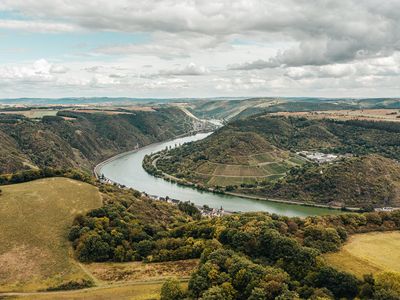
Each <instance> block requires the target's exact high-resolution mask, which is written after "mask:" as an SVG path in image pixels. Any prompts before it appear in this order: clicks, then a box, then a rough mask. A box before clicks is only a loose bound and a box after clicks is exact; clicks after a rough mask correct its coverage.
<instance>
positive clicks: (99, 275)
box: [85, 259, 199, 284]
mask: <svg viewBox="0 0 400 300" xmlns="http://www.w3.org/2000/svg"><path fill="white" fill-rule="evenodd" d="M198 263H199V260H198V259H188V260H181V261H169V262H162V263H142V262H127V263H91V264H88V265H85V267H86V269H87V270H88V271H89V272H90V273H91V274H93V276H95V277H96V279H97V280H98V281H100V282H101V283H103V284H104V283H115V282H132V281H147V280H149V281H157V280H164V279H165V278H168V277H177V278H189V277H190V275H191V274H192V272H193V271H194V270H195V269H196V267H197V265H198Z"/></svg>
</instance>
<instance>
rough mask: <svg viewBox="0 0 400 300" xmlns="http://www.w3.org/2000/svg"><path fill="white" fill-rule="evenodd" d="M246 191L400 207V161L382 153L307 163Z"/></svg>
mask: <svg viewBox="0 0 400 300" xmlns="http://www.w3.org/2000/svg"><path fill="white" fill-rule="evenodd" d="M240 191H241V192H243V193H250V194H252V195H254V194H257V195H260V196H264V197H265V196H266V197H272V198H282V199H289V200H293V201H302V202H311V203H322V204H327V205H335V206H348V207H364V208H367V207H385V206H392V207H396V206H397V207H398V206H400V192H399V191H400V164H399V163H398V162H396V161H394V160H391V159H388V158H384V157H381V156H378V155H368V156H363V157H355V158H349V159H346V160H344V161H340V162H338V163H335V164H324V165H307V166H304V167H303V168H299V169H292V170H291V171H290V172H289V174H288V175H287V176H286V177H285V178H282V179H281V180H278V181H276V182H273V183H265V187H258V188H252V189H246V188H244V189H240Z"/></svg>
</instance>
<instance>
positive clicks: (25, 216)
mask: <svg viewBox="0 0 400 300" xmlns="http://www.w3.org/2000/svg"><path fill="white" fill-rule="evenodd" d="M1 190H2V192H1V194H0V228H1V229H2V232H1V236H0V270H1V272H0V293H1V292H7V291H18V292H21V291H37V290H46V289H57V288H58V287H62V286H64V288H61V289H68V283H69V282H72V283H76V284H77V283H79V282H81V284H84V285H90V284H94V283H95V284H98V283H100V284H101V280H100V282H98V281H99V280H98V279H97V278H96V277H97V275H96V272H95V270H94V271H93V272H92V271H91V269H93V268H90V267H89V266H82V265H81V264H79V263H78V261H76V260H75V259H74V256H73V253H72V247H71V243H70V242H69V241H68V237H69V236H70V235H71V233H70V232H71V226H72V225H73V222H74V220H75V222H78V221H77V220H83V218H84V217H82V215H84V214H86V213H87V212H88V211H91V216H92V217H94V216H99V215H100V214H101V213H102V211H104V210H105V209H107V208H108V207H113V209H114V210H113V211H112V212H111V211H110V214H112V215H113V216H114V217H115V218H120V217H121V216H120V215H119V213H118V212H119V211H122V210H126V213H125V216H124V217H125V219H124V220H125V221H128V219H127V218H128V217H129V224H130V225H129V226H130V227H129V228H130V235H131V236H134V237H136V238H138V239H140V236H142V237H146V236H148V234H155V233H158V234H162V232H163V231H165V230H167V229H168V227H169V226H171V225H173V224H179V222H183V221H186V220H190V218H189V217H188V216H187V215H185V214H184V213H183V212H181V211H180V210H178V209H177V207H175V206H172V205H170V204H167V203H162V202H152V201H150V200H148V199H141V198H140V194H138V193H134V191H132V190H121V189H118V188H116V187H113V186H100V188H99V189H98V188H97V187H95V186H93V185H90V184H87V183H83V182H80V181H75V180H71V179H67V178H60V177H56V178H48V179H40V180H35V181H31V182H27V183H21V184H14V185H6V186H1ZM135 195H136V196H135ZM123 205H125V206H126V207H125V206H123ZM79 216H81V217H79ZM155 216H157V218H155ZM76 217H78V218H77V219H76ZM94 219H95V220H97V223H96V224H97V225H96V226H97V227H96V230H98V231H100V228H103V226H106V225H105V224H106V223H107V221H106V219H105V218H103V219H101V220H100V219H98V218H94ZM116 222H119V223H118V224H121V223H120V221H119V220H118V221H117V220H116ZM94 224H95V223H91V224H88V225H87V227H86V228H85V229H84V230H83V231H82V233H83V232H87V231H88V230H90V229H94V228H93V226H94ZM109 225H110V227H111V226H114V225H115V224H113V223H112V221H111V222H110V224H109ZM116 233H118V232H113V233H112V234H113V235H115V234H116ZM116 238H118V237H116ZM92 242H93V243H94V241H92ZM75 246H76V245H75ZM100 248H101V247H100ZM100 248H97V247H95V248H94V249H92V248H91V249H90V253H92V254H93V255H95V252H96V251H101V249H100ZM110 254H111V253H110ZM137 264H138V263H137ZM194 266H195V263H193V262H192V263H190V262H189V265H188V266H187V268H186V267H185V262H183V263H182V264H181V266H179V265H176V266H174V265H170V266H169V269H170V270H165V269H166V267H165V266H163V265H160V266H154V268H153V269H154V270H153V271H152V273H149V269H151V267H146V266H145V265H141V266H140V265H136V266H135V268H136V269H137V270H136V271H135V276H136V278H134V280H138V277H139V281H140V280H141V279H143V278H144V277H143V276H147V277H146V280H147V279H149V280H152V278H153V277H154V278H157V279H158V280H160V278H161V277H163V276H161V275H160V271H161V270H162V269H164V273H165V274H167V275H166V276H168V274H172V273H171V272H172V271H174V272H177V270H178V269H179V268H180V269H181V271H182V272H186V273H187V272H188V271H190V270H191V269H193V267H194ZM121 267H123V266H119V267H118V268H115V267H114V268H113V266H104V269H103V271H104V272H107V276H115V278H117V277H118V276H119V277H121V276H126V275H118V271H119V270H120V269H121ZM125 267H126V266H125ZM131 267H133V266H131ZM98 269H99V268H98ZM114 269H115V270H114ZM141 270H143V272H142V271H141ZM146 270H147V271H146ZM98 271H99V270H98ZM121 272H122V271H121ZM146 272H147V273H146ZM103 276H106V275H103ZM132 277H133V275H132ZM142 277H143V278H142ZM93 281H94V282H93ZM104 281H107V279H104ZM83 287H84V286H83ZM69 288H70V289H71V287H69ZM0 296H1V295H0Z"/></svg>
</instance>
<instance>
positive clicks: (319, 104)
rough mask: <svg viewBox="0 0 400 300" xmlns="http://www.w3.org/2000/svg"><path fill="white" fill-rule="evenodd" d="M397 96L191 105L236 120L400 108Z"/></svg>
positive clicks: (211, 115)
mask: <svg viewBox="0 0 400 300" xmlns="http://www.w3.org/2000/svg"><path fill="white" fill-rule="evenodd" d="M399 103H400V102H399V100H398V99H395V98H375V99H372V98H371V99H368V98H366V99H352V98H312V97H303V98H302V97H294V98H285V97H283V98H282V97H279V98H250V99H236V100H228V99H222V100H214V101H212V100H198V101H193V102H187V105H188V108H189V109H190V110H191V111H192V112H193V113H194V114H195V115H197V116H200V117H202V118H209V119H225V120H234V119H241V118H246V117H249V116H252V115H257V114H260V113H271V112H294V111H303V112H306V111H324V110H343V109H367V108H368V109H374V108H375V109H377V108H393V109H397V108H399V105H400V104H399Z"/></svg>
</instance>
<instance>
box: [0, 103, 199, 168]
mask: <svg viewBox="0 0 400 300" xmlns="http://www.w3.org/2000/svg"><path fill="white" fill-rule="evenodd" d="M191 126H192V124H191V122H190V120H188V117H187V116H186V115H185V114H184V113H183V112H182V111H181V110H179V109H177V108H158V109H156V110H153V111H132V112H124V113H113V114H111V113H107V112H105V113H104V112H101V111H99V112H96V111H94V112H93V111H87V112H85V111H79V112H76V111H70V112H68V111H60V112H59V113H58V116H45V117H43V118H42V119H40V120H32V119H28V118H25V117H23V116H18V115H9V114H7V115H0V138H1V140H2V143H1V144H0V173H12V172H15V171H18V170H21V169H27V168H32V167H39V168H42V167H79V168H84V169H86V170H91V168H92V167H93V166H94V165H95V164H96V163H98V162H100V161H101V160H103V159H105V158H107V157H109V156H112V155H115V154H117V153H120V152H123V151H128V150H132V149H134V148H135V147H137V146H143V145H147V144H150V143H153V142H157V141H161V140H165V139H168V138H172V137H175V136H177V135H180V134H183V133H185V132H188V131H190V130H191V129H192V128H191Z"/></svg>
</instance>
